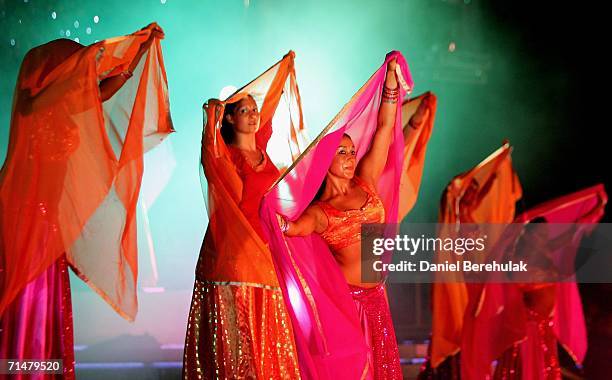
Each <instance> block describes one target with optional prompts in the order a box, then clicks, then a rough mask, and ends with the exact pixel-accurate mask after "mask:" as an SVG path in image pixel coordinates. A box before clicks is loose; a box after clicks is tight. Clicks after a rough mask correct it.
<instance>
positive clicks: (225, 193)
mask: <svg viewBox="0 0 612 380" xmlns="http://www.w3.org/2000/svg"><path fill="white" fill-rule="evenodd" d="M293 60H294V54H293V52H290V53H289V54H287V55H286V56H285V57H284V58H283V59H282V60H281V61H280V62H278V63H277V64H276V65H274V66H272V67H271V68H270V69H268V70H267V71H266V72H265V73H263V74H262V75H260V76H259V77H258V78H257V79H255V80H254V81H252V82H251V83H249V84H248V85H246V86H245V87H243V88H242V89H240V90H238V91H237V92H236V93H235V94H234V95H232V96H231V97H230V98H229V99H227V100H226V101H220V100H216V99H211V100H209V101H208V102H207V103H206V104H205V105H204V111H205V127H204V133H203V137H202V157H201V163H202V168H203V172H204V174H205V175H206V181H207V186H206V189H207V191H206V195H207V198H206V200H207V207H208V216H209V223H208V228H207V230H206V235H205V237H204V242H203V244H202V249H201V251H200V257H199V260H198V265H197V268H196V279H195V284H194V291H193V298H192V303H191V310H190V312H189V322H188V326H187V336H186V339H185V356H184V360H183V377H184V378H186V379H199V378H205V379H211V378H253V379H295V378H300V371H299V368H298V356H297V352H296V350H295V343H294V338H293V330H292V327H291V320H290V318H289V315H288V313H287V309H286V306H285V303H284V300H283V299H284V297H283V294H282V292H281V290H280V287H279V284H278V279H277V277H276V273H275V268H274V264H273V262H272V257H271V253H270V251H269V249H268V245H267V243H266V242H265V241H264V239H263V237H262V236H261V235H260V233H259V231H261V228H259V227H258V226H259V220H258V216H254V215H253V212H248V213H247V208H248V209H249V210H251V211H252V210H253V209H255V210H257V209H258V208H259V206H258V204H259V202H260V200H261V197H262V196H263V193H264V192H265V190H267V187H269V186H271V185H272V183H269V181H268V182H266V181H259V180H257V174H262V176H265V177H266V178H269V177H270V176H272V175H273V174H274V173H276V176H277V175H278V172H276V168H274V166H276V167H278V168H282V167H287V166H289V165H290V164H291V163H292V161H293V159H294V158H295V157H297V156H298V155H299V153H300V152H301V150H302V149H303V148H304V147H305V145H306V144H305V143H306V139H305V137H304V127H303V119H302V112H301V104H300V97H299V91H298V88H297V82H296V78H295V70H294V66H293ZM247 95H251V96H253V98H254V99H255V101H256V102H257V103H258V106H259V109H260V117H261V121H260V125H261V127H260V130H259V131H258V132H257V134H256V141H257V145H258V147H259V148H260V149H262V150H263V151H264V152H266V148H268V141H275V143H274V146H273V148H274V150H271V149H268V152H267V153H266V154H264V155H265V160H267V161H266V165H265V166H266V168H265V169H264V171H262V172H261V173H255V175H249V178H247V177H246V175H247V172H250V171H252V169H251V168H248V167H246V166H248V164H247V165H245V163H244V162H241V161H240V160H239V159H238V157H239V156H240V154H239V153H238V154H236V152H235V151H234V150H233V149H230V148H229V147H228V146H227V145H226V144H225V142H224V140H223V138H222V136H221V132H220V126H221V120H222V118H223V112H224V106H225V104H227V103H234V102H237V101H239V100H241V99H242V98H244V97H245V96H247ZM277 110H283V111H286V112H277ZM272 126H274V128H272ZM270 146H271V147H272V145H270ZM278 147H280V148H282V149H280V150H278V149H276V148H278ZM272 163H273V164H274V165H272ZM251 174H253V173H251ZM275 179H276V178H274V180H275ZM263 182H266V183H263ZM272 182H273V181H272ZM245 186H260V187H261V186H264V187H265V188H263V189H252V188H249V189H245ZM203 188H204V186H203ZM260 190H261V191H260ZM253 194H256V195H255V196H253ZM244 202H251V203H252V202H256V203H257V205H252V204H249V205H245V203H244ZM247 214H248V215H247Z"/></svg>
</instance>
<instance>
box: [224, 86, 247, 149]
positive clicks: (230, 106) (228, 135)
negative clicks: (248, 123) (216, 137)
mask: <svg viewBox="0 0 612 380" xmlns="http://www.w3.org/2000/svg"><path fill="white" fill-rule="evenodd" d="M247 96H248V97H249V98H251V99H253V101H255V99H254V98H253V96H251V95H250V94H249V95H247ZM244 99H246V97H244V98H242V99H240V100H239V101H237V102H233V103H226V104H225V110H224V111H223V118H222V119H221V137H223V141H225V143H226V144H231V143H233V142H234V140H235V139H236V132H234V125H233V124H232V123H230V122H229V121H228V120H227V117H226V116H227V115H233V114H234V112H235V111H236V108H237V107H238V103H240V102H241V101H242V100H244Z"/></svg>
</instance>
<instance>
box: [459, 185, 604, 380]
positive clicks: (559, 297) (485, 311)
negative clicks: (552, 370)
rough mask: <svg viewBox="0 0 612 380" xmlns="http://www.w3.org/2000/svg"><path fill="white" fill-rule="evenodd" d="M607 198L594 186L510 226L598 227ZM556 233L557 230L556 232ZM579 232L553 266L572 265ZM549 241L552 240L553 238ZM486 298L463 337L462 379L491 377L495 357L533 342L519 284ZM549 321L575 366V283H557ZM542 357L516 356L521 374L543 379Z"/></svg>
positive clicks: (580, 340)
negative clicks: (536, 221)
mask: <svg viewBox="0 0 612 380" xmlns="http://www.w3.org/2000/svg"><path fill="white" fill-rule="evenodd" d="M606 202H607V195H606V192H605V190H604V187H603V185H597V186H593V187H590V188H587V189H584V190H581V191H578V192H575V193H572V194H569V195H565V196H562V197H559V198H556V199H553V200H551V201H548V202H545V203H543V204H541V205H538V206H536V207H534V208H533V209H531V210H528V211H526V212H524V213H523V214H521V215H519V216H517V217H516V218H515V220H514V223H527V222H529V221H531V220H533V219H534V218H537V217H544V218H545V219H546V221H547V222H548V223H597V222H598V221H599V220H600V219H601V217H602V216H603V212H604V207H605V204H606ZM555 230H557V232H561V233H562V232H563V231H560V229H559V228H555ZM516 233H518V230H517V232H513V233H511V234H509V236H507V237H505V238H504V239H503V241H500V243H499V247H498V249H497V250H496V251H499V252H502V251H504V249H503V248H502V247H501V246H502V245H508V244H511V243H512V241H514V239H516V238H517V236H516ZM582 236H583V232H576V235H575V236H574V240H573V241H574V243H575V244H573V245H570V246H567V247H564V248H562V249H560V250H559V251H558V252H552V253H551V256H552V259H553V260H555V261H556V264H557V266H560V265H561V264H566V265H567V264H568V263H569V264H572V265H573V263H574V260H575V255H576V253H577V250H578V246H579V242H580V239H581V238H582ZM553 237H554V236H553ZM484 292H485V296H484V297H483V302H482V304H481V305H479V308H478V311H477V313H476V314H475V315H470V316H466V318H474V319H476V321H475V322H474V325H477V326H478V328H477V329H474V330H473V331H472V332H471V333H470V334H465V336H464V337H463V342H462V357H461V373H462V377H464V378H470V379H476V380H479V379H486V378H487V377H488V376H489V375H490V371H491V361H492V360H493V358H495V357H496V356H495V355H498V356H497V358H498V357H499V355H500V353H501V352H503V351H505V350H506V349H509V348H510V347H511V346H512V345H513V344H516V343H517V342H520V341H521V340H527V342H526V343H523V344H522V347H524V348H525V349H526V350H528V349H529V348H532V347H533V342H538V341H539V339H540V338H539V337H538V336H537V335H536V333H537V329H533V328H531V327H530V322H529V310H528V309H527V308H526V306H525V304H524V302H523V296H522V292H521V290H520V289H519V284H514V283H505V284H501V283H487V284H486V285H485V287H484ZM555 302H556V303H555V311H554V317H553V324H554V327H553V329H554V333H555V335H556V337H557V339H558V341H559V343H561V344H562V345H563V346H564V348H565V349H566V350H567V351H568V353H569V354H570V355H571V356H572V358H573V359H574V360H575V361H576V363H578V364H580V363H582V361H583V360H584V356H585V354H586V349H587V335H586V327H585V321H584V314H583V310H582V303H581V300H580V294H579V292H578V287H577V285H576V283H575V282H571V281H569V282H559V283H556V301H555ZM540 357H541V355H527V354H526V353H525V352H524V350H523V352H522V353H521V366H522V369H521V373H523V374H533V373H545V372H544V368H543V364H544V363H543V362H542V361H541V360H538V358H540Z"/></svg>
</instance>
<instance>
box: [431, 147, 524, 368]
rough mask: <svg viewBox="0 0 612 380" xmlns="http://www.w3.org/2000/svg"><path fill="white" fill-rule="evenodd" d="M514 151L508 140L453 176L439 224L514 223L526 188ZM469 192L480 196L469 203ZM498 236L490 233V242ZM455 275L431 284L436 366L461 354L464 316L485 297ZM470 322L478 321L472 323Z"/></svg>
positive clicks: (474, 310)
mask: <svg viewBox="0 0 612 380" xmlns="http://www.w3.org/2000/svg"><path fill="white" fill-rule="evenodd" d="M510 152H511V147H510V145H509V144H508V143H505V144H504V145H503V146H502V147H501V148H499V149H498V150H497V151H495V152H494V153H492V154H491V155H490V156H489V157H487V158H486V159H485V160H483V161H482V162H481V163H480V164H478V165H477V166H476V167H474V168H472V169H471V170H469V171H467V172H465V173H463V174H460V175H458V176H456V177H455V178H453V179H452V180H451V182H450V184H449V185H448V186H447V188H446V190H445V191H444V194H443V195H442V202H441V206H440V217H439V223H442V224H444V225H445V226H448V228H451V226H452V225H454V224H459V223H511V222H512V220H513V219H514V212H515V203H516V201H517V200H519V199H520V198H521V196H522V189H521V186H520V183H519V181H518V177H517V175H516V173H515V172H514V169H513V167H512V160H511V157H510ZM485 186H486V188H485ZM483 189H484V191H483ZM468 191H473V192H474V194H475V195H476V196H474V197H473V199H471V201H469V202H466V201H465V199H463V198H464V196H465V195H466V194H467V192H468ZM443 233H449V234H452V231H445V232H443ZM494 240H495V237H494V236H491V237H490V241H494ZM457 277H458V278H456V279H455V280H456V281H455V282H452V283H434V284H433V289H432V293H433V300H432V309H433V320H432V343H431V366H432V367H433V368H436V367H438V366H440V365H441V364H442V363H443V361H444V360H445V359H446V358H448V357H450V356H452V355H455V354H457V353H458V352H459V351H460V348H461V346H462V344H465V341H464V336H465V335H466V334H467V333H465V332H464V321H465V320H468V319H469V320H472V319H473V318H475V316H476V315H477V313H478V305H479V304H480V303H481V297H483V293H482V285H481V284H466V283H464V282H462V277H461V275H460V274H457ZM472 327H475V326H473V324H470V328H472ZM462 365H463V359H462Z"/></svg>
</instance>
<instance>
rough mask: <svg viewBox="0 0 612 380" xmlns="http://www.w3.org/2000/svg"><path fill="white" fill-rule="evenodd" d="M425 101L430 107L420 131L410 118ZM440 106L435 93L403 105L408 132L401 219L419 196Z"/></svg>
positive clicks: (400, 210) (401, 181) (399, 216)
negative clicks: (426, 156)
mask: <svg viewBox="0 0 612 380" xmlns="http://www.w3.org/2000/svg"><path fill="white" fill-rule="evenodd" d="M421 104H423V106H424V107H426V108H427V110H426V111H425V114H424V116H423V120H422V124H421V125H420V126H419V127H418V129H417V130H414V128H412V127H411V125H410V120H411V119H412V117H413V116H414V114H415V112H416V111H417V109H418V108H419V107H420V105H421ZM437 108H438V98H437V97H436V95H434V94H433V93H431V92H426V93H424V94H422V95H419V96H417V97H415V98H411V99H409V100H407V101H406V102H404V104H402V120H404V122H405V124H404V125H403V126H402V128H403V131H404V162H403V165H402V178H401V180H400V187H399V194H400V197H399V210H398V212H399V215H398V221H399V222H401V221H402V219H404V217H405V216H406V215H407V214H408V213H409V212H410V210H412V207H414V204H415V203H416V200H417V197H418V195H419V188H420V187H421V179H422V177H423V167H424V166H425V153H426V152H427V143H428V142H429V138H430V137H431V132H432V130H433V124H434V119H435V117H436V109H437Z"/></svg>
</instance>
